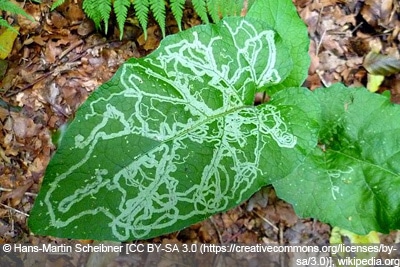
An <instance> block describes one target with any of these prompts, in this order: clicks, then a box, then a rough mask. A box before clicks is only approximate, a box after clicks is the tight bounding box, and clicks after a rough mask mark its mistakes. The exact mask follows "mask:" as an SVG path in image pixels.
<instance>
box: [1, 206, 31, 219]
mask: <svg viewBox="0 0 400 267" xmlns="http://www.w3.org/2000/svg"><path fill="white" fill-rule="evenodd" d="M0 205H2V206H3V207H5V208H6V209H9V210H11V211H14V212H16V213H19V214H22V215H25V216H26V217H29V214H27V213H25V212H22V211H19V210H17V209H14V208H12V207H10V206H7V205H5V204H3V203H0Z"/></svg>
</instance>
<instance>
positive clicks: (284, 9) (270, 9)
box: [247, 0, 310, 94]
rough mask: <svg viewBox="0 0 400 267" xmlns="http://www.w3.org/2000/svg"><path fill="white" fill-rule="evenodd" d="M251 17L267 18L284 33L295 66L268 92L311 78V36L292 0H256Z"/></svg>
mask: <svg viewBox="0 0 400 267" xmlns="http://www.w3.org/2000/svg"><path fill="white" fill-rule="evenodd" d="M247 17H251V18H256V19H261V20H264V21H265V22H266V23H267V24H268V26H270V27H271V28H273V29H274V30H275V31H277V33H278V34H279V35H280V36H282V39H283V42H284V43H285V45H287V46H288V48H289V51H290V58H291V59H292V61H293V65H294V66H295V67H294V68H293V69H292V71H291V73H290V74H289V76H288V77H287V78H286V80H285V81H283V82H282V83H279V84H277V85H275V86H273V87H272V88H270V89H269V90H268V93H269V94H273V93H274V92H276V91H279V90H282V89H285V88H288V87H298V86H301V85H302V84H303V82H304V81H305V79H306V78H307V75H308V68H309V66H310V57H309V55H308V47H309V44H310V40H309V39H308V32H307V27H306V25H305V23H304V22H303V21H302V20H301V19H300V17H299V15H298V14H297V11H296V7H295V6H294V5H293V3H292V0H279V1H273V0H269V1H255V3H254V4H253V5H252V6H251V8H250V10H249V12H248V13H247Z"/></svg>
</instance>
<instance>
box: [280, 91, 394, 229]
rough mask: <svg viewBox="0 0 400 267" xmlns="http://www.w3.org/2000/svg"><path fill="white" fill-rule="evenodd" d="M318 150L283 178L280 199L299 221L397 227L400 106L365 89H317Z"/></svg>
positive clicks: (342, 226)
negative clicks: (319, 113)
mask: <svg viewBox="0 0 400 267" xmlns="http://www.w3.org/2000/svg"><path fill="white" fill-rule="evenodd" d="M315 94H316V96H317V97H318V98H319V102H320V103H321V107H322V118H323V121H322V125H321V126H322V127H321V132H320V146H319V147H318V148H316V149H315V151H314V152H313V153H312V154H310V155H309V157H307V159H306V160H305V161H304V163H303V164H301V165H299V166H298V168H296V169H294V170H293V172H292V173H290V174H289V175H287V176H286V177H285V178H284V179H280V180H278V181H275V182H274V183H273V185H274V187H275V188H276V190H277V193H278V195H279V196H280V197H282V198H283V199H285V200H287V201H288V202H290V203H293V205H294V207H295V210H296V212H297V213H298V214H299V215H300V216H304V217H316V218H318V219H320V220H322V221H325V222H329V223H331V224H332V225H335V226H339V227H341V228H345V229H347V230H350V231H352V232H355V233H359V234H367V233H368V232H370V231H371V230H375V231H380V232H388V231H389V230H391V229H399V228H400V164H399V163H400V123H399V119H400V106H399V105H395V104H392V103H390V101H389V100H388V99H387V98H386V97H384V96H379V95H376V94H372V93H370V92H368V91H367V90H366V89H365V88H360V89H347V88H345V87H344V86H343V85H336V86H332V87H331V88H327V89H318V90H316V91H315Z"/></svg>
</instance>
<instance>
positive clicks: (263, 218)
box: [253, 211, 279, 232]
mask: <svg viewBox="0 0 400 267" xmlns="http://www.w3.org/2000/svg"><path fill="white" fill-rule="evenodd" d="M253 212H254V214H255V215H257V216H258V217H260V219H261V220H263V221H264V222H266V223H268V224H269V225H270V226H271V227H272V229H274V231H275V232H279V228H278V227H276V225H275V224H273V223H272V222H270V221H269V220H268V219H267V218H265V217H263V216H261V215H260V214H259V213H257V212H255V211H253Z"/></svg>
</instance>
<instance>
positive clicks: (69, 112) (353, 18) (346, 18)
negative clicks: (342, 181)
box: [0, 0, 400, 244]
mask: <svg viewBox="0 0 400 267" xmlns="http://www.w3.org/2000/svg"><path fill="white" fill-rule="evenodd" d="M294 2H295V5H296V7H297V9H298V13H299V15H300V16H301V18H302V19H303V21H304V22H305V23H306V24H307V26H308V31H309V36H310V38H311V43H310V49H309V52H310V56H311V66H310V69H309V76H308V78H307V80H306V82H305V84H304V86H306V87H308V88H311V89H314V88H317V87H321V86H329V85H330V84H332V83H335V82H342V83H344V84H346V85H349V86H366V84H367V74H368V73H367V71H366V69H365V68H364V66H363V60H364V58H365V55H366V54H367V53H368V52H369V51H370V50H371V49H372V48H374V49H378V50H379V51H381V52H382V53H383V54H385V55H390V56H393V57H395V58H399V48H400V38H399V32H400V21H399V18H400V7H399V2H398V1H396V0H378V1H369V0H364V1H356V0H348V1H342V0H319V1H318V0H297V1H294ZM50 6H51V2H50V1H47V0H44V1H42V3H41V4H34V3H31V2H28V1H27V2H25V6H24V9H25V10H26V11H27V12H28V13H29V14H31V15H32V16H33V17H34V18H35V22H34V23H32V22H31V21H29V20H27V19H25V18H24V17H21V16H18V17H13V16H12V15H10V16H8V17H7V20H8V21H10V22H13V21H15V22H18V25H19V26H20V30H19V31H20V35H19V36H18V37H17V39H16V40H15V43H14V47H13V50H12V51H11V53H10V55H9V57H8V58H7V63H8V68H7V71H6V72H5V74H3V75H4V76H3V77H0V80H1V82H0V88H2V89H1V91H0V95H1V99H2V100H3V101H5V102H7V103H8V104H9V105H5V106H4V105H3V106H4V107H0V140H1V144H0V187H1V189H0V190H1V192H0V193H1V196H0V243H16V242H18V243H31V244H37V243H41V242H52V243H62V242H66V241H64V240H61V239H57V238H52V237H40V236H35V235H32V234H31V233H30V232H29V229H28V228H27V224H26V221H27V218H28V215H29V212H30V210H31V208H32V205H33V203H34V200H35V196H36V194H37V193H38V191H39V189H40V184H41V181H42V178H43V174H44V171H45V169H46V166H47V164H48V162H49V160H50V157H51V155H52V153H53V152H54V150H55V146H54V145H53V144H52V142H51V134H52V133H53V132H55V131H56V130H57V129H58V128H59V127H60V126H61V125H63V124H64V123H66V122H67V121H68V120H69V119H71V118H72V117H73V115H74V112H75V111H76V110H77V108H78V107H79V106H80V105H81V104H82V102H83V101H84V100H85V99H86V98H87V96H88V95H89V94H90V93H91V92H92V91H93V90H95V89H96V88H97V87H98V86H99V85H101V84H102V83H104V82H106V81H107V80H108V79H110V78H111V76H112V75H113V74H114V73H115V71H116V70H117V68H118V67H119V66H120V65H121V64H122V63H123V62H124V61H126V60H127V59H128V58H131V57H142V56H145V55H147V54H149V53H150V52H151V51H152V50H154V49H155V48H156V47H157V46H158V44H159V42H160V40H161V38H162V37H161V31H160V30H159V28H158V26H157V24H155V23H152V22H150V24H149V27H148V39H147V41H145V40H144V35H143V32H142V31H141V29H140V27H138V26H137V25H136V24H135V22H134V20H129V21H128V23H127V25H126V28H125V34H124V38H123V40H122V41H120V40H119V33H118V30H117V29H116V26H115V25H110V26H111V27H110V30H109V32H108V34H107V36H104V35H102V34H99V33H97V32H96V31H95V28H94V25H93V24H92V23H91V21H90V20H88V19H87V18H86V17H85V14H84V13H83V11H82V9H81V0H77V1H74V0H66V3H65V4H64V5H62V6H61V7H59V8H57V9H56V10H55V11H52V12H50ZM183 23H184V28H188V27H191V26H194V25H197V24H200V23H201V22H200V19H199V18H198V17H197V15H196V14H195V13H194V12H193V10H192V9H191V8H186V9H185V12H184V18H183ZM177 30H178V28H177V25H176V22H175V20H174V19H173V17H172V16H171V15H170V16H168V19H167V33H169V34H171V33H175V32H177ZM385 90H390V91H391V96H392V101H393V102H396V103H400V75H399V74H395V75H391V76H388V77H386V78H385V80H384V82H383V83H382V85H381V86H380V88H379V92H383V91H385ZM265 192H267V195H268V205H267V206H266V207H262V205H260V203H258V202H255V203H251V205H250V204H249V203H248V202H246V203H244V204H242V205H241V206H239V207H237V208H234V209H232V210H230V211H228V212H226V213H222V214H217V215H215V216H213V217H212V218H210V219H208V220H206V221H204V222H201V223H198V224H195V225H192V226H191V227H189V228H187V229H184V230H181V231H179V232H176V233H173V234H170V235H166V236H162V237H158V238H155V239H153V240H151V242H164V243H167V242H173V243H180V242H185V243H188V242H202V243H204V242H206V243H229V242H238V243H274V244H293V243H301V244H327V243H328V242H329V237H330V231H331V227H330V226H329V225H327V224H324V223H321V222H319V221H317V220H314V219H309V218H308V219H300V218H298V217H297V216H296V214H295V212H294V211H293V209H292V207H291V205H290V204H288V203H286V202H284V201H282V200H280V199H278V198H277V197H276V196H275V194H274V191H273V189H268V190H265ZM305 197H306V196H305ZM264 204H265V203H264ZM249 206H252V207H251V208H250V207H249ZM382 238H385V239H387V240H388V241H394V239H395V238H396V235H394V234H392V235H387V236H382ZM68 242H70V241H68ZM76 242H87V241H76Z"/></svg>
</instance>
